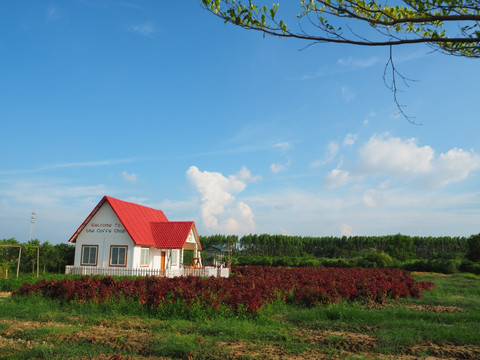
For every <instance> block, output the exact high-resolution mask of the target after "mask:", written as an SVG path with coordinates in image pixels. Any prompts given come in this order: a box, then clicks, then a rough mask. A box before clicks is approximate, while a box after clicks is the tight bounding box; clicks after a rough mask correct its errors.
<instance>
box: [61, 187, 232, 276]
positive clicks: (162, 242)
mask: <svg viewBox="0 0 480 360" xmlns="http://www.w3.org/2000/svg"><path fill="white" fill-rule="evenodd" d="M69 242H70V243H75V244H76V246H75V260H74V264H73V266H67V268H66V273H71V274H92V275H94V274H105V275H159V276H180V275H190V274H193V275H202V276H205V275H206V276H209V275H217V274H218V275H221V276H225V275H226V276H228V274H225V271H221V273H219V272H218V270H217V269H213V270H211V269H205V268H202V266H201V259H200V250H201V249H202V246H201V244H200V240H199V237H198V233H197V229H196V227H195V223H194V222H193V221H168V219H167V217H166V216H165V214H164V213H163V212H162V211H160V210H156V209H152V208H149V207H146V206H143V205H138V204H134V203H130V202H126V201H122V200H118V199H115V198H112V197H109V196H104V197H103V199H102V200H100V202H99V203H98V205H97V206H96V207H95V208H94V209H93V211H92V212H91V213H90V215H88V217H87V218H86V219H85V221H84V222H83V223H82V225H80V227H79V228H78V229H77V231H75V233H74V234H73V236H72V237H71V238H70V240H69ZM186 250H191V251H193V259H194V263H193V264H183V255H184V251H186ZM222 270H223V269H222Z"/></svg>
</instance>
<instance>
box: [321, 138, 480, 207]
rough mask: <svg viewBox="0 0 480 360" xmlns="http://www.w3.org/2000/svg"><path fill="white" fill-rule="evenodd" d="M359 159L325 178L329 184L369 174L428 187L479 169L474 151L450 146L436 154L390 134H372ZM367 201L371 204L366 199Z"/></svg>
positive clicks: (444, 183)
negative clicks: (445, 150) (444, 151)
mask: <svg viewBox="0 0 480 360" xmlns="http://www.w3.org/2000/svg"><path fill="white" fill-rule="evenodd" d="M358 156H359V159H358V161H357V162H356V163H355V164H354V165H353V166H351V167H350V168H347V167H344V166H343V165H342V164H340V165H339V166H338V167H337V168H336V169H334V170H331V171H330V172H329V173H328V174H327V175H326V176H325V178H324V183H325V185H326V186H329V187H336V186H343V185H347V184H348V183H350V182H352V181H353V180H358V179H362V178H365V177H369V176H378V175H380V176H387V177H395V178H397V179H399V180H401V181H405V182H408V183H412V182H413V183H417V184H422V185H424V186H427V187H437V186H440V187H442V186H445V185H448V184H450V183H452V182H458V181H461V180H464V179H465V178H467V177H468V175H469V174H470V173H471V172H472V171H475V170H478V169H480V156H479V155H478V154H476V153H475V152H473V150H472V151H465V150H463V149H457V148H454V149H451V150H449V151H447V152H446V153H441V154H440V155H439V156H435V150H434V149H433V148H431V147H430V146H428V145H425V146H419V145H418V140H417V139H415V138H410V139H406V140H403V139H401V138H398V137H392V136H389V135H388V134H384V135H381V136H377V135H374V136H372V137H371V138H370V139H369V140H368V141H367V142H366V143H365V144H364V145H363V146H362V147H361V148H360V149H359V153H358ZM366 203H372V201H370V200H367V201H366Z"/></svg>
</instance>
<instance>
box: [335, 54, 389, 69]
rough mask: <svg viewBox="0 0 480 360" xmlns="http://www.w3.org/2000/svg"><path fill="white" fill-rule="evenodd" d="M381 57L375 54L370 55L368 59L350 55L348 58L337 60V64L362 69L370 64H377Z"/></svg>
mask: <svg viewBox="0 0 480 360" xmlns="http://www.w3.org/2000/svg"><path fill="white" fill-rule="evenodd" d="M380 60H381V59H380V58H378V57H375V56H372V57H369V58H367V59H359V58H353V57H348V58H346V59H344V58H340V59H338V60H337V64H338V65H341V66H346V67H349V68H350V69H352V70H354V69H361V68H367V67H370V66H373V65H375V64H377V63H378V62H379V61H380Z"/></svg>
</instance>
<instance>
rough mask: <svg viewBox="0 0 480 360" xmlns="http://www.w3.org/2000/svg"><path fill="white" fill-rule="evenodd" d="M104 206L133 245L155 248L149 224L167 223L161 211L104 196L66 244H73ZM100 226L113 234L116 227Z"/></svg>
mask: <svg viewBox="0 0 480 360" xmlns="http://www.w3.org/2000/svg"><path fill="white" fill-rule="evenodd" d="M105 206H107V207H108V208H110V209H111V210H112V211H113V212H114V214H115V215H116V217H117V219H118V226H117V228H118V229H120V227H121V228H122V229H123V230H124V231H126V232H127V233H128V234H129V235H130V238H131V239H132V240H133V242H134V243H135V245H139V246H155V241H154V238H153V234H152V232H151V229H150V224H151V223H154V222H168V219H167V217H166V216H165V214H164V213H163V212H162V211H161V210H156V209H152V208H149V207H147V206H143V205H138V204H134V203H130V202H127V201H122V200H118V199H115V198H112V197H109V196H104V197H103V199H102V200H100V202H99V203H98V204H97V206H96V207H95V208H94V209H93V211H92V212H91V213H90V215H89V216H88V217H87V218H86V219H85V221H84V222H83V223H82V225H80V227H79V228H78V229H77V231H76V232H75V233H74V234H73V236H72V237H71V238H70V240H68V242H73V243H75V242H76V241H77V238H78V236H79V234H80V233H81V232H82V231H84V230H85V229H86V228H88V226H87V225H89V224H90V223H91V220H92V219H93V218H94V217H95V216H96V214H97V213H98V212H99V211H100V210H101V209H102V208H103V207H105ZM90 226H91V224H90ZM102 226H103V227H104V229H105V230H109V229H110V230H112V232H114V233H115V229H116V228H115V226H116V225H114V224H113V223H109V224H107V223H105V224H103V225H102ZM118 231H119V230H117V232H118Z"/></svg>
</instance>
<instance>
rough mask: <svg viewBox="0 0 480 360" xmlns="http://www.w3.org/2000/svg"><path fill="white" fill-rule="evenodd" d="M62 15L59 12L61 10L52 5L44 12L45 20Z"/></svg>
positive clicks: (59, 17)
mask: <svg viewBox="0 0 480 360" xmlns="http://www.w3.org/2000/svg"><path fill="white" fill-rule="evenodd" d="M62 17H63V15H62V14H61V12H60V11H59V10H58V8H56V7H54V6H49V7H48V8H47V11H46V12H45V20H47V21H53V20H58V19H61V18H62Z"/></svg>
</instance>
